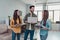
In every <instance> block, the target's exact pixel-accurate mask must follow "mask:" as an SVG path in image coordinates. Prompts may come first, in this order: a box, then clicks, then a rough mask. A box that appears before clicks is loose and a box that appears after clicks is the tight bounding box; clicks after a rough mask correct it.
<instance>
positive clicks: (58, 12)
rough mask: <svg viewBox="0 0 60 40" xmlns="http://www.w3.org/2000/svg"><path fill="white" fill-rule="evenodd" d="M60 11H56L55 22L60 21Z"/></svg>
mask: <svg viewBox="0 0 60 40" xmlns="http://www.w3.org/2000/svg"><path fill="white" fill-rule="evenodd" d="M59 16H60V11H54V22H56V21H59Z"/></svg>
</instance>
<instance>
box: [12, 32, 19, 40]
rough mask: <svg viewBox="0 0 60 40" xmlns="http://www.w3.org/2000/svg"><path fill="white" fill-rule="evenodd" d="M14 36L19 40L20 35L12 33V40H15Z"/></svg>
mask: <svg viewBox="0 0 60 40" xmlns="http://www.w3.org/2000/svg"><path fill="white" fill-rule="evenodd" d="M16 36H17V40H20V33H15V32H13V31H12V40H16Z"/></svg>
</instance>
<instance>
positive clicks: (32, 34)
mask: <svg viewBox="0 0 60 40" xmlns="http://www.w3.org/2000/svg"><path fill="white" fill-rule="evenodd" d="M29 33H30V40H33V36H34V30H26V31H25V35H24V40H27V38H28V34H29Z"/></svg>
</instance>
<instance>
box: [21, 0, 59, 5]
mask: <svg viewBox="0 0 60 40" xmlns="http://www.w3.org/2000/svg"><path fill="white" fill-rule="evenodd" d="M21 1H22V2H24V3H26V4H39V3H60V0H21Z"/></svg>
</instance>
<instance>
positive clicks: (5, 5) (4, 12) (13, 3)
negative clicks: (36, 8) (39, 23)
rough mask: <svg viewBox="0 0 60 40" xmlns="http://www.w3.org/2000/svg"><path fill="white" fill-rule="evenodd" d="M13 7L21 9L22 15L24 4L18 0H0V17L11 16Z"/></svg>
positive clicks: (24, 10)
mask: <svg viewBox="0 0 60 40" xmlns="http://www.w3.org/2000/svg"><path fill="white" fill-rule="evenodd" d="M15 9H18V10H21V11H22V13H23V17H24V15H25V13H26V4H24V3H23V2H21V1H19V0H0V19H2V18H8V16H11V17H12V16H13V12H14V10H15Z"/></svg>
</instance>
